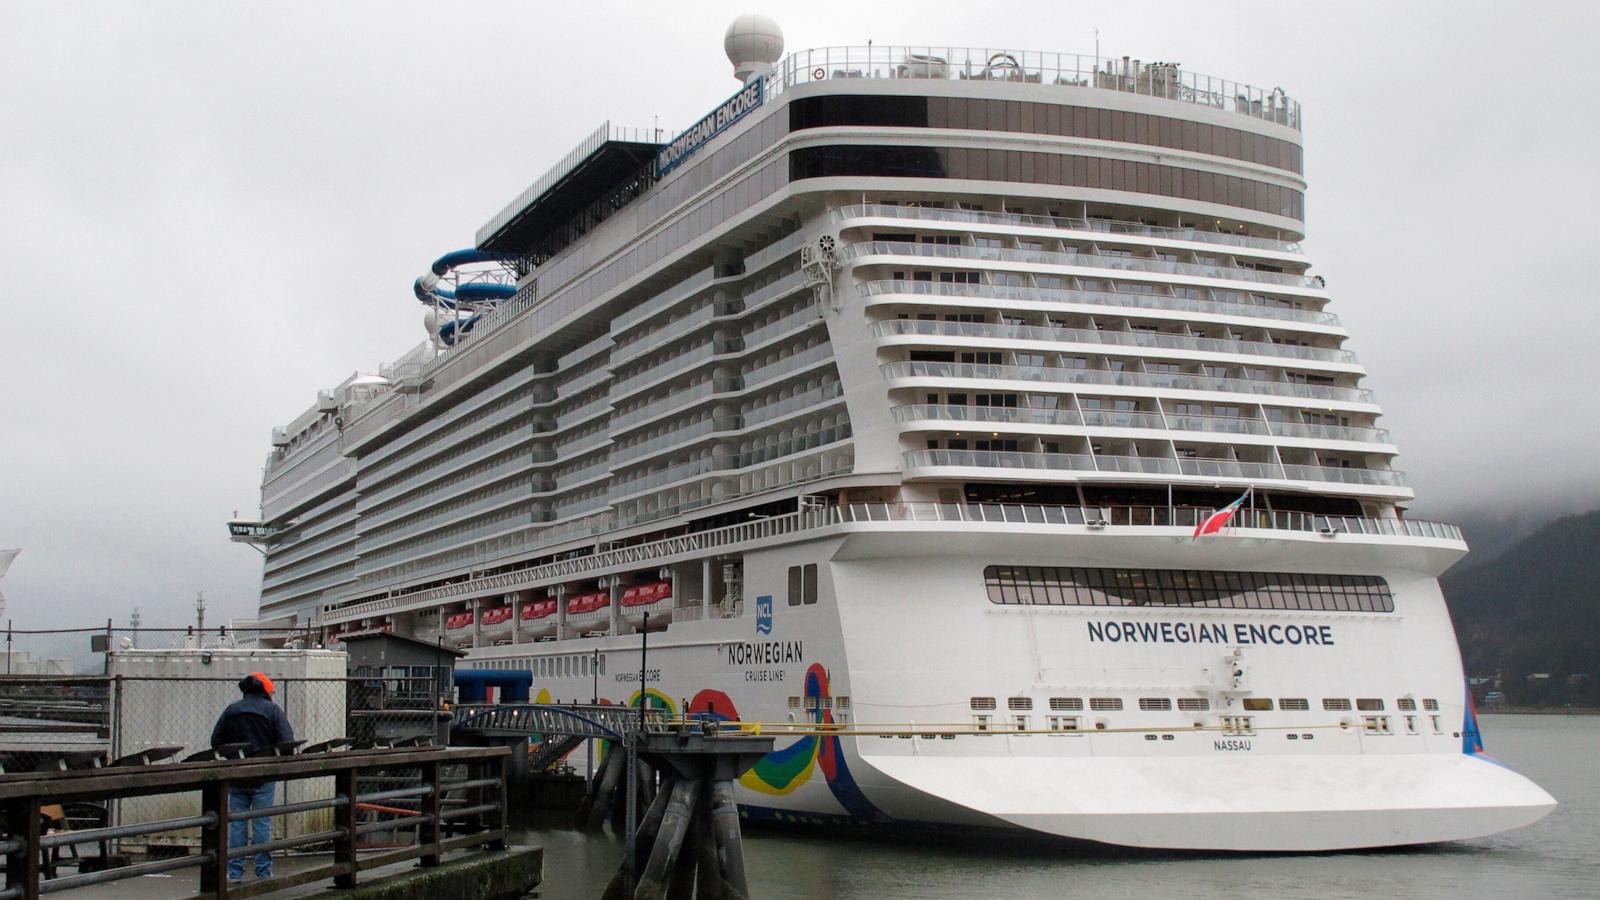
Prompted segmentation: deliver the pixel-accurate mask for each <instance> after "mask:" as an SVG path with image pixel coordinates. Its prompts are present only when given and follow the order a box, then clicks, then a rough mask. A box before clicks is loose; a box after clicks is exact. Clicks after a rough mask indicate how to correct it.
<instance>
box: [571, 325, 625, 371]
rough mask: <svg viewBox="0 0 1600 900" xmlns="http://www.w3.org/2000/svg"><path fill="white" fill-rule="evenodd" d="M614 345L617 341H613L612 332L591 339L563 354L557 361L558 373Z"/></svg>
mask: <svg viewBox="0 0 1600 900" xmlns="http://www.w3.org/2000/svg"><path fill="white" fill-rule="evenodd" d="M614 343H615V341H614V340H613V338H612V335H611V333H610V332H606V333H605V334H601V335H599V336H598V337H595V338H593V339H591V340H590V341H588V342H587V343H585V344H582V345H580V346H578V347H576V348H574V349H572V350H568V351H567V352H566V353H563V354H561V356H560V357H558V358H557V359H556V371H557V372H560V371H561V370H563V369H570V368H572V367H573V366H575V365H577V364H579V363H581V362H583V361H584V360H586V359H588V358H589V357H591V356H594V355H595V354H597V353H599V352H600V351H602V350H606V349H609V348H610V347H611V346H612V345H613V344H614Z"/></svg>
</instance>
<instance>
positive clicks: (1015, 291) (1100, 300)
mask: <svg viewBox="0 0 1600 900" xmlns="http://www.w3.org/2000/svg"><path fill="white" fill-rule="evenodd" d="M856 290H858V291H860V292H861V293H862V294H863V295H865V296H868V297H878V296H886V295H893V294H912V295H923V296H940V297H970V298H972V299H974V300H1021V301H1024V302H1028V303H1063V304H1076V305H1083V306H1104V307H1113V308H1116V307H1120V308H1124V309H1156V310H1166V311H1178V312H1194V313H1201V314H1203V315H1216V316H1240V317H1244V318H1252V319H1277V320H1280V321H1285V322H1307V323H1310V324H1313V325H1328V326H1333V327H1339V317H1338V316H1336V315H1334V314H1333V313H1329V312H1323V311H1321V310H1315V309H1297V308H1295V307H1292V306H1276V305H1273V304H1271V303H1269V302H1265V301H1263V302H1260V303H1229V302H1226V301H1220V300H1191V299H1189V298H1187V297H1171V296H1167V295H1165V294H1136V293H1132V292H1120V293H1119V292H1116V291H1084V290H1076V289H1073V288H1045V287H1019V286H1014V285H1004V284H954V283H949V282H942V281H941V282H935V281H906V280H904V279H879V280H876V281H864V282H861V283H860V284H858V285H857V286H856Z"/></svg>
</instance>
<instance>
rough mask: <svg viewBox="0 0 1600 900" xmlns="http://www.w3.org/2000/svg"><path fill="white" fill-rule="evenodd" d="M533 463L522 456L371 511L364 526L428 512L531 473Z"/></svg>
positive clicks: (371, 526) (364, 518) (373, 526)
mask: <svg viewBox="0 0 1600 900" xmlns="http://www.w3.org/2000/svg"><path fill="white" fill-rule="evenodd" d="M531 464H532V459H531V455H530V454H519V455H518V456H517V457H516V458H514V459H508V460H506V461H505V462H502V463H500V464H498V465H495V466H492V467H490V468H488V469H485V470H483V471H482V472H479V473H478V474H476V475H473V476H471V477H470V478H467V479H464V480H462V481H457V482H451V483H450V484H446V485H442V486H440V487H438V488H436V489H434V490H431V491H429V492H427V493H426V494H423V495H421V496H417V497H413V498H412V499H411V500H408V501H406V502H405V503H402V504H400V505H399V506H396V507H392V508H390V509H381V510H379V509H369V511H367V512H365V513H362V515H361V525H360V527H362V528H376V527H378V526H380V525H383V524H385V523H387V522H392V521H395V520H396V519H399V518H401V517H403V516H407V515H410V514H411V513H414V512H416V511H418V510H421V509H426V508H428V507H430V506H437V505H439V504H440V503H448V502H450V501H451V500H453V499H456V498H459V497H460V496H461V495H462V494H463V493H468V492H471V491H474V490H476V489H478V488H480V487H483V486H484V485H487V484H491V483H493V482H494V481H496V480H498V479H501V478H507V477H511V476H513V475H515V474H516V473H518V472H524V471H527V470H528V469H529V468H530V467H531Z"/></svg>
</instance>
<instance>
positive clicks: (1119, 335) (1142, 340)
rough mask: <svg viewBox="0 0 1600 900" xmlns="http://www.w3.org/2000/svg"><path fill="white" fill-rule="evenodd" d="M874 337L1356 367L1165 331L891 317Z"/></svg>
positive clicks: (1304, 353) (1282, 349)
mask: <svg viewBox="0 0 1600 900" xmlns="http://www.w3.org/2000/svg"><path fill="white" fill-rule="evenodd" d="M872 334H873V337H877V338H885V337H894V336H900V335H927V336H937V337H966V338H982V339H984V340H1013V341H1043V342H1050V343H1061V344H1098V345H1102V346H1111V347H1139V348H1149V349H1157V350H1189V351H1194V352H1198V353H1225V354H1229V355H1234V356H1275V357H1284V358H1287V359H1298V360H1307V361H1315V362H1331V363H1343V364H1352V365H1353V364H1355V362H1356V355H1355V354H1354V353H1352V352H1350V351H1349V350H1341V349H1336V348H1329V347H1303V346H1300V345H1298V344H1276V343H1267V342H1263V341H1235V340H1223V339H1221V338H1207V337H1197V336H1195V335H1192V334H1171V333H1168V332H1160V331H1110V330H1099V329H1094V330H1090V329H1084V328H1056V327H1045V326H1041V325H996V324H992V323H988V322H937V321H931V320H925V319H886V320H884V321H882V322H874V323H873V325H872Z"/></svg>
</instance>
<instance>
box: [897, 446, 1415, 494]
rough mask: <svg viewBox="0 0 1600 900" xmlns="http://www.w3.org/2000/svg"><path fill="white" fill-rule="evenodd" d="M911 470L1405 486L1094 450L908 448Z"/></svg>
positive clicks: (1380, 476)
mask: <svg viewBox="0 0 1600 900" xmlns="http://www.w3.org/2000/svg"><path fill="white" fill-rule="evenodd" d="M902 456H903V461H904V464H905V468H906V469H907V472H908V474H913V472H912V470H921V471H916V472H915V474H917V475H934V474H939V473H934V472H927V471H926V470H929V469H939V468H965V469H972V468H977V469H1027V470H1033V471H1040V472H1071V473H1074V474H1075V475H1079V476H1081V475H1087V474H1091V473H1093V474H1101V473H1105V474H1111V475H1115V476H1122V475H1129V474H1134V475H1160V476H1171V477H1180V476H1182V477H1192V478H1212V479H1214V478H1242V479H1249V480H1252V481H1263V480H1279V481H1311V482H1319V483H1328V484H1343V485H1362V486H1369V487H1405V485H1406V478H1405V474H1404V473H1403V472H1398V471H1395V470H1392V469H1365V468H1353V467H1351V468H1346V467H1340V466H1305V465H1290V464H1280V463H1275V462H1270V463H1269V462H1244V461H1239V460H1231V459H1203V458H1175V457H1170V456H1111V455H1103V454H1096V453H1030V452H1026V451H1011V450H907V451H904V453H903V454H902Z"/></svg>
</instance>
